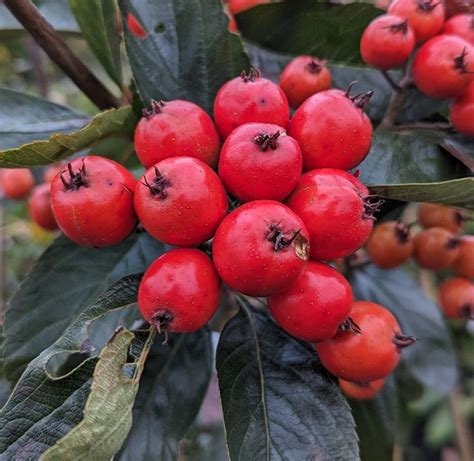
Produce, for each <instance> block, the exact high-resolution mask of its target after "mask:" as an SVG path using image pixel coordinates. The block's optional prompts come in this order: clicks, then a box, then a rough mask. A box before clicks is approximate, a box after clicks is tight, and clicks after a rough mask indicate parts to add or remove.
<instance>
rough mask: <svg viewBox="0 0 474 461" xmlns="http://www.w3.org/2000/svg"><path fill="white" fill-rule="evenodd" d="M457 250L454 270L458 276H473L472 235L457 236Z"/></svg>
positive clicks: (473, 248)
mask: <svg viewBox="0 0 474 461" xmlns="http://www.w3.org/2000/svg"><path fill="white" fill-rule="evenodd" d="M458 241H459V250H458V255H457V256H456V259H455V260H454V270H455V272H456V274H457V275H458V276H459V277H466V278H470V279H473V278H474V235H463V236H462V237H459V239H458Z"/></svg>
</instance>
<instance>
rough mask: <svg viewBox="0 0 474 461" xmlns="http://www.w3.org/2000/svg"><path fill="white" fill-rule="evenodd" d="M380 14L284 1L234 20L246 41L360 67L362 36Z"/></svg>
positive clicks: (363, 7)
mask: <svg viewBox="0 0 474 461" xmlns="http://www.w3.org/2000/svg"><path fill="white" fill-rule="evenodd" d="M380 14H383V11H381V10H379V9H377V8H375V7H374V6H373V5H371V4H369V3H350V4H348V5H337V4H331V3H329V2H322V1H315V0H288V1H283V2H277V3H272V4H266V5H259V6H257V7H255V8H252V9H250V10H247V11H244V12H243V13H240V14H238V15H237V16H236V19H237V23H238V26H239V29H240V31H241V33H242V35H243V36H244V37H245V38H246V39H248V40H250V41H251V42H254V43H256V44H259V45H261V46H264V47H267V48H269V49H271V50H274V51H279V52H283V53H290V54H295V55H300V54H310V55H315V56H318V57H320V58H326V59H330V60H331V61H332V62H339V63H343V64H361V63H362V59H361V57H360V53H359V42H360V38H361V36H362V32H363V31H364V29H365V28H366V27H367V24H368V23H369V22H370V21H371V20H372V19H374V18H375V17H376V16H378V15H380Z"/></svg>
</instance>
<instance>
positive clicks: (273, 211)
mask: <svg viewBox="0 0 474 461" xmlns="http://www.w3.org/2000/svg"><path fill="white" fill-rule="evenodd" d="M308 240H309V239H308V231H307V230H306V227H305V225H304V223H303V222H302V221H301V219H300V218H298V216H296V215H295V214H294V213H293V212H292V211H291V210H290V209H289V208H288V207H286V206H285V205H283V204H281V203H279V202H276V201H273V200H255V201H253V202H249V203H246V204H244V205H242V206H241V207H239V208H237V209H236V210H234V211H232V212H231V213H230V214H229V215H228V216H227V217H226V218H225V219H224V220H223V221H222V223H221V225H220V226H219V228H218V229H217V232H216V235H215V237H214V241H213V244H212V256H213V258H214V264H215V266H216V269H217V272H218V273H219V275H220V277H221V278H222V280H223V281H224V282H225V283H226V284H227V285H229V287H231V288H233V289H234V290H237V291H240V292H242V293H244V294H246V295H249V296H270V295H273V294H276V293H281V292H283V291H285V290H288V289H289V288H290V287H291V285H292V284H293V283H294V282H295V281H296V279H297V278H298V277H299V276H300V275H301V273H302V272H303V270H304V268H305V266H306V263H307V260H308V256H309V241H308Z"/></svg>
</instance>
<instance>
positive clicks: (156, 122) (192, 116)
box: [134, 99, 221, 168]
mask: <svg viewBox="0 0 474 461" xmlns="http://www.w3.org/2000/svg"><path fill="white" fill-rule="evenodd" d="M143 114H144V115H143V117H142V118H141V119H140V121H139V122H138V125H137V127H136V129H135V137H134V142H135V150H136V152H137V156H138V158H139V160H140V162H141V163H142V164H143V165H144V166H145V167H146V168H150V167H151V166H152V165H155V164H156V163H158V162H160V161H161V160H164V159H166V158H170V157H181V156H186V157H194V158H197V159H199V160H202V161H203V162H205V163H207V164H208V165H209V166H210V167H212V168H214V167H216V166H217V162H218V159H219V150H220V146H221V141H220V138H219V135H218V133H217V129H216V127H215V125H214V122H213V121H212V119H211V117H209V115H207V114H206V112H204V110H202V109H201V108H200V107H199V106H197V105H196V104H194V103H192V102H190V101H182V100H180V99H176V100H174V101H166V102H163V101H160V102H157V101H151V107H150V108H149V109H145V110H144V112H143Z"/></svg>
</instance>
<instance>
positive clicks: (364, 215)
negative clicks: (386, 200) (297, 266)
mask: <svg viewBox="0 0 474 461" xmlns="http://www.w3.org/2000/svg"><path fill="white" fill-rule="evenodd" d="M334 171H337V173H334ZM331 175H333V176H334V179H333V180H332V182H331ZM357 182H359V181H358V180H357V179H356V178H354V177H353V176H351V175H350V174H349V173H345V172H343V171H338V170H331V169H321V170H313V171H309V172H308V173H305V174H304V175H303V176H302V177H301V179H300V181H299V182H298V185H297V186H296V188H295V190H294V191H293V192H292V193H291V195H290V196H289V197H288V199H287V201H286V204H287V205H288V206H289V207H290V208H291V209H292V210H293V211H294V212H295V213H296V214H297V215H298V216H299V217H300V218H301V219H302V220H303V222H304V223H305V225H306V227H307V229H308V232H309V236H310V255H311V257H312V258H313V259H323V260H332V259H336V258H341V257H343V256H348V255H350V254H352V253H354V252H355V251H356V250H357V249H359V248H360V247H361V246H362V245H363V244H364V243H365V242H366V241H367V239H368V238H369V236H370V234H371V232H372V229H373V225H374V213H375V211H377V209H378V206H379V205H380V203H381V202H380V200H378V199H376V198H375V197H372V196H369V195H366V194H365V193H364V192H362V191H366V190H367V189H366V188H365V186H363V185H362V184H360V185H357Z"/></svg>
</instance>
